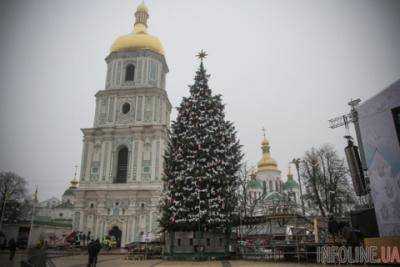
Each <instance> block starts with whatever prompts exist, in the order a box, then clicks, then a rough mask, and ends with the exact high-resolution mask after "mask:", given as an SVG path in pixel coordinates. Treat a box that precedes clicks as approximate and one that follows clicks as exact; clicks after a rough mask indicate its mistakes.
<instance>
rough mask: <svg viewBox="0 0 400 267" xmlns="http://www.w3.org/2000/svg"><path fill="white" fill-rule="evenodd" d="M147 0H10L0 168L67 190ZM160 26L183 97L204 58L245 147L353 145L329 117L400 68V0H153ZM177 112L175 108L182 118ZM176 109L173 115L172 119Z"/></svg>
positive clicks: (55, 192) (286, 154)
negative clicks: (111, 63) (112, 67)
mask: <svg viewBox="0 0 400 267" xmlns="http://www.w3.org/2000/svg"><path fill="white" fill-rule="evenodd" d="M138 4H139V1H133V0H124V1H122V0H121V1H99V0H96V1H94V0H93V1H81V0H79V1H75V0H74V1H72V0H68V1H65V0H63V1H60V0H46V1H45V0H42V1H28V0H26V1H16V0H14V1H8V2H4V1H2V3H1V4H0V5H1V6H0V22H1V23H0V29H1V49H0V53H1V63H0V64H1V66H0V119H1V128H0V169H1V170H12V171H15V172H17V173H18V174H20V175H22V176H24V177H26V178H28V180H29V182H30V186H31V188H32V187H33V185H35V184H38V185H39V191H40V198H41V199H44V198H47V197H50V196H60V195H61V193H62V191H63V190H65V188H66V187H67V186H68V184H69V181H70V180H71V177H72V175H73V171H74V170H73V165H75V164H80V159H81V147H82V133H81V131H80V128H85V127H92V125H93V117H94V108H95V103H94V95H95V93H96V92H97V91H98V90H102V89H104V81H105V74H106V65H105V62H104V58H105V57H106V56H107V54H108V52H109V48H110V46H111V44H112V42H113V41H114V40H115V38H117V37H118V36H119V35H122V34H126V33H128V32H130V31H131V29H132V25H133V13H134V11H135V9H136V6H137V5H138ZM146 4H147V6H148V7H149V9H150V20H149V24H150V25H149V26H150V27H149V32H150V33H151V34H153V35H156V36H158V37H159V38H160V40H161V41H162V43H163V45H164V49H165V51H166V59H167V62H168V65H169V68H170V73H169V75H168V77H167V91H168V94H169V98H170V101H171V102H172V104H173V106H177V105H178V103H179V102H180V99H181V97H182V96H184V95H187V94H188V89H187V85H188V84H190V83H191V82H192V79H193V75H194V71H195V69H196V67H197V64H198V63H197V62H196V59H195V57H194V55H195V54H196V53H197V52H198V51H199V50H200V49H205V50H207V52H208V53H209V57H208V58H207V60H206V67H207V69H208V72H209V73H210V74H211V75H212V76H211V81H210V83H211V86H212V88H213V90H214V92H215V93H220V94H222V95H223V100H224V102H225V103H226V104H227V105H226V112H227V116H228V118H229V119H230V120H232V121H234V123H235V126H236V128H237V129H238V131H239V137H240V140H241V143H242V145H243V146H244V152H245V153H246V158H247V160H248V161H249V163H251V164H255V163H256V162H257V161H258V160H259V158H260V155H261V151H260V141H261V136H262V133H261V128H262V127H263V126H265V127H266V129H267V137H268V139H269V140H270V142H271V146H272V148H271V151H272V156H273V157H274V158H275V159H276V160H277V161H278V164H279V166H280V168H281V170H283V171H284V173H286V170H287V165H288V161H289V160H290V159H291V158H293V157H294V156H301V155H303V153H304V151H305V150H307V149H309V148H310V147H312V146H317V145H321V144H324V143H332V144H333V145H334V146H335V147H336V148H337V149H338V150H340V151H342V150H343V147H344V141H343V137H342V136H343V135H344V130H343V129H337V130H334V131H333V130H331V129H329V128H328V122H327V120H328V119H329V118H331V117H334V116H337V115H340V114H342V113H344V112H346V111H347V110H348V107H347V104H346V103H347V101H348V100H349V99H350V98H356V97H360V98H362V99H367V98H369V97H371V96H372V95H374V94H375V93H377V92H378V91H380V90H381V89H383V88H384V87H386V86H388V85H389V84H391V83H392V82H394V81H395V80H396V79H398V78H399V77H400V49H399V48H400V16H399V14H400V1H381V0H380V1H378V0H376V1H350V0H339V1H322V0H321V1H317V0H315V1H298V0H292V1H282V0H276V1H261V0H260V1H256V0H252V1H243V0H240V1H239V0H238V1H232V0H230V1H215V0H213V1H211V0H210V1H206V0H203V1H188V0H185V1H184V0H181V1H172V0H171V1H165V0H163V1H161V0H158V1H149V0H148V1H146ZM174 117H175V113H174V114H173V118H174ZM173 118H172V119H173Z"/></svg>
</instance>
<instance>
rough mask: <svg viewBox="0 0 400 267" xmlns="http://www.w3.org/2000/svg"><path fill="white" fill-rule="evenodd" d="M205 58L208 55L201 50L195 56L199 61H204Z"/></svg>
mask: <svg viewBox="0 0 400 267" xmlns="http://www.w3.org/2000/svg"><path fill="white" fill-rule="evenodd" d="M207 56H208V54H207V53H206V51H204V50H203V49H201V51H200V52H199V53H198V54H197V55H196V57H197V58H199V59H200V60H201V61H203V59H205V58H206V57H207Z"/></svg>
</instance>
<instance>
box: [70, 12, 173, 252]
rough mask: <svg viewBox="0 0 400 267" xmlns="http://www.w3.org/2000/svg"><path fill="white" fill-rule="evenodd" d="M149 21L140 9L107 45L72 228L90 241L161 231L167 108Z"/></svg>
mask: <svg viewBox="0 0 400 267" xmlns="http://www.w3.org/2000/svg"><path fill="white" fill-rule="evenodd" d="M148 17H149V15H148V9H147V7H146V6H145V5H144V4H141V5H139V6H138V8H137V11H136V12H135V18H136V20H135V23H134V27H133V28H134V29H133V32H132V33H130V34H128V35H124V36H121V37H119V38H117V40H116V41H115V42H114V44H113V45H112V47H111V51H110V54H109V55H108V56H107V58H106V63H107V77H106V84H105V89H104V90H100V91H99V92H98V93H97V94H96V110H95V117H94V125H93V127H92V128H85V129H82V132H83V151H82V161H81V172H80V184H79V188H78V189H77V190H76V192H75V203H74V215H73V228H74V230H76V231H82V232H84V233H87V232H90V234H91V237H94V238H102V237H104V236H106V235H114V236H115V238H116V239H117V241H118V243H120V244H121V246H124V245H125V244H127V243H130V242H133V241H140V240H143V237H144V236H146V237H156V236H157V234H158V231H159V227H158V221H157V220H158V216H159V210H158V206H159V200H160V195H161V190H162V180H161V177H162V172H163V171H162V170H163V154H164V153H163V152H164V150H165V147H166V145H167V131H168V128H169V123H170V113H171V104H170V102H169V99H168V95H167V92H166V88H165V77H166V74H167V73H168V66H167V63H166V61H165V57H164V51H163V47H162V44H161V42H160V41H159V40H158V38H157V37H154V36H151V35H150V34H148V33H147V20H148Z"/></svg>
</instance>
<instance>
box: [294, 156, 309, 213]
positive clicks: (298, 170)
mask: <svg viewBox="0 0 400 267" xmlns="http://www.w3.org/2000/svg"><path fill="white" fill-rule="evenodd" d="M300 162H301V159H300V158H294V159H293V160H292V163H293V164H294V166H296V172H297V179H298V180H299V190H300V201H301V211H302V213H303V216H305V215H306V212H305V210H304V200H303V189H302V186H301V179H300Z"/></svg>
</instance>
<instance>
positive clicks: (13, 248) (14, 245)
mask: <svg viewBox="0 0 400 267" xmlns="http://www.w3.org/2000/svg"><path fill="white" fill-rule="evenodd" d="M8 249H9V250H10V261H12V260H13V259H14V257H15V251H16V250H17V243H16V242H15V240H14V238H11V239H10V241H9V242H8Z"/></svg>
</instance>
